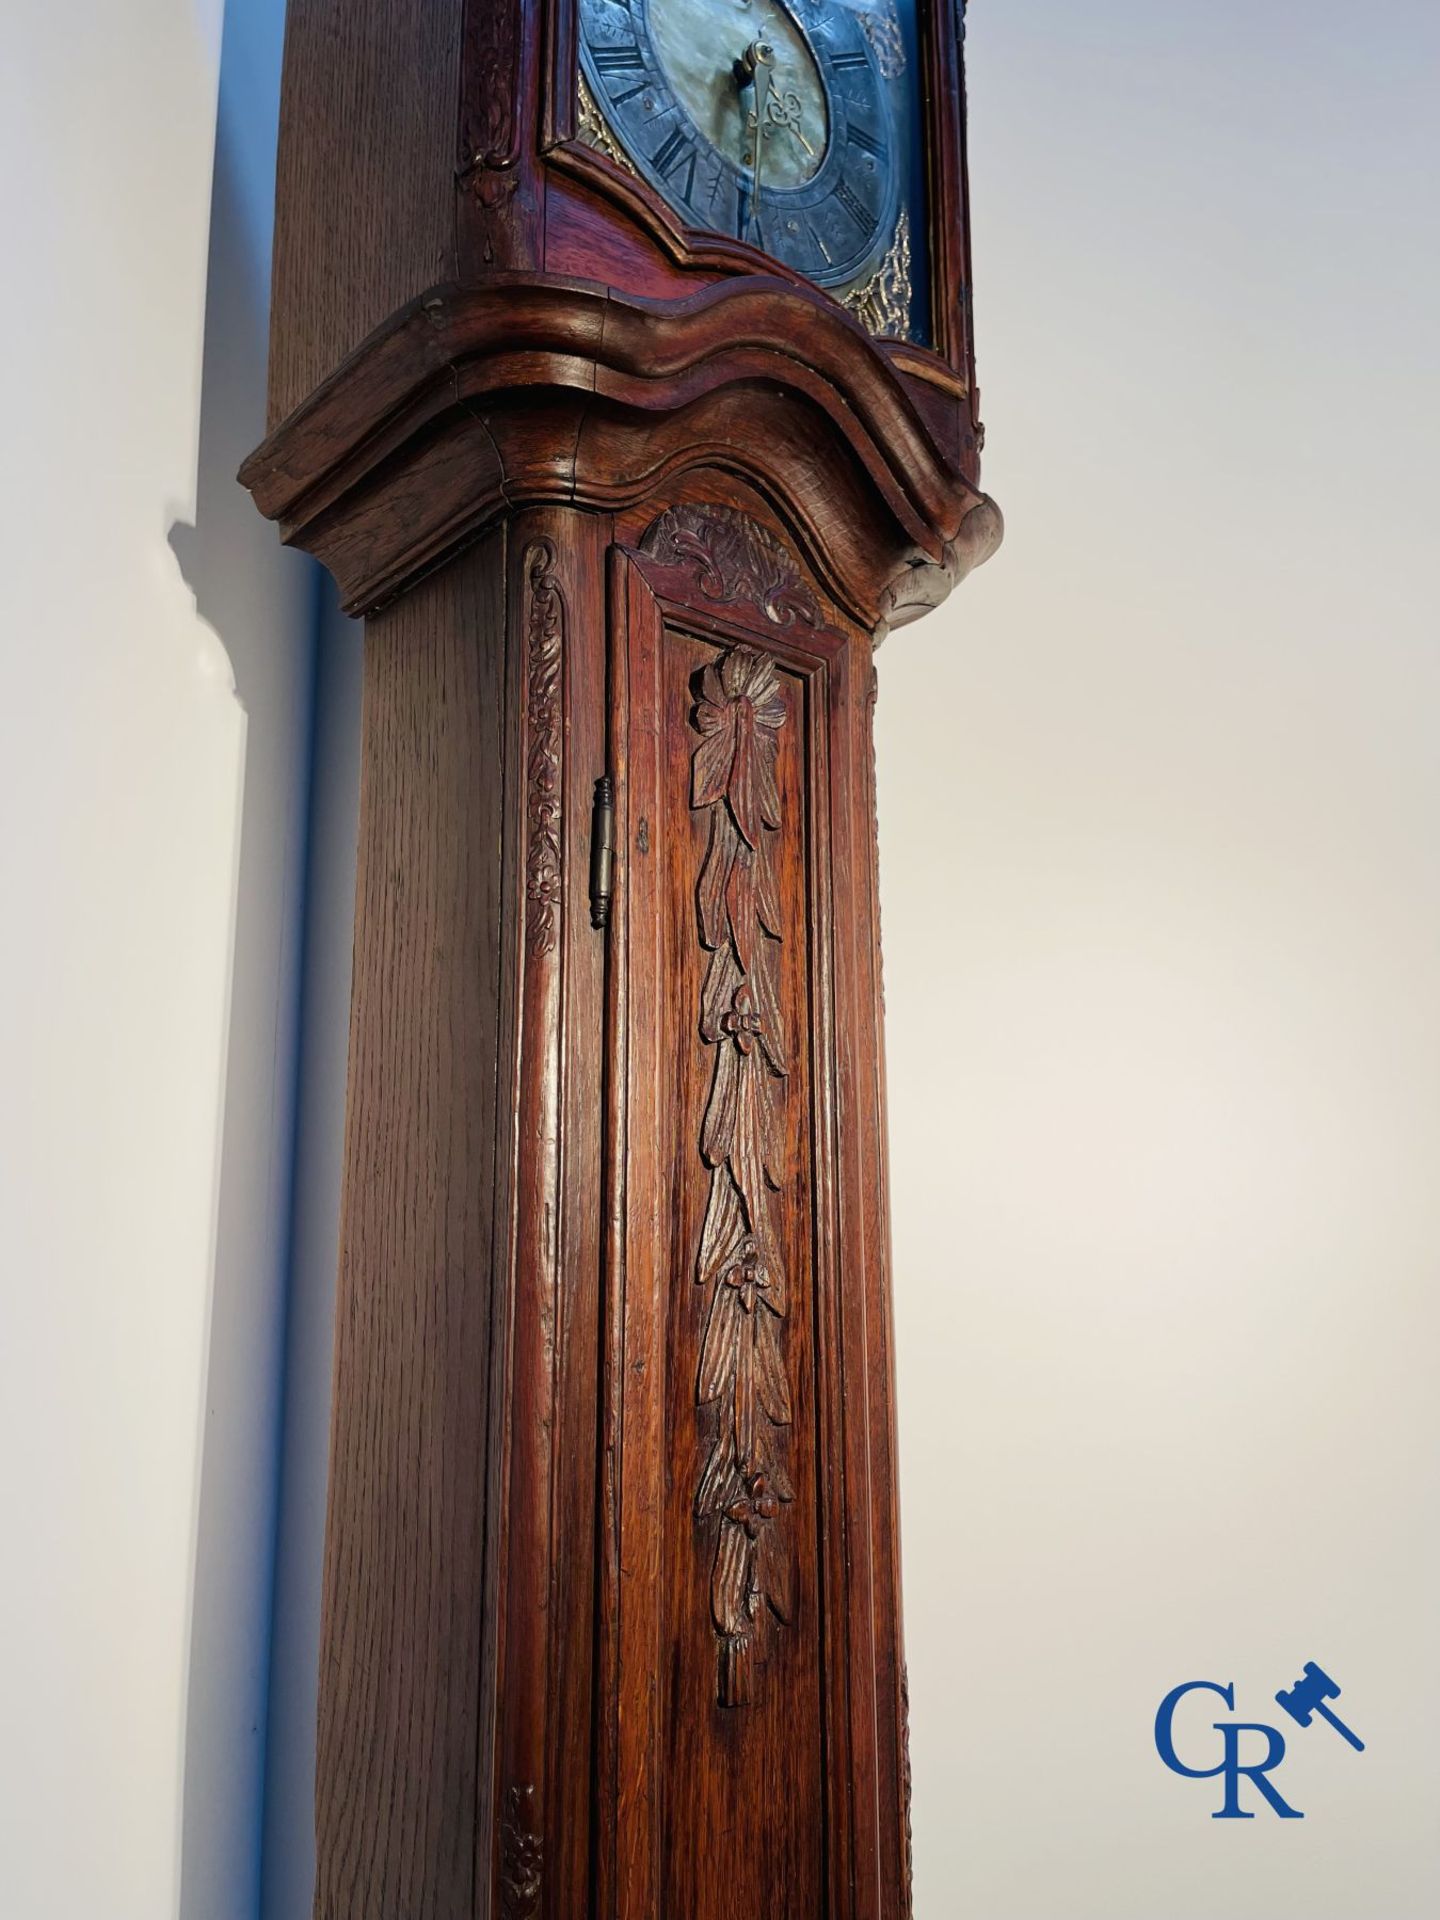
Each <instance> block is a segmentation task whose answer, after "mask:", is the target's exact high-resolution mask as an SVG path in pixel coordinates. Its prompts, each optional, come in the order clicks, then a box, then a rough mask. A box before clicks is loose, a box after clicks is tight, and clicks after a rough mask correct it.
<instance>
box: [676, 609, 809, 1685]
mask: <svg viewBox="0 0 1440 1920" xmlns="http://www.w3.org/2000/svg"><path fill="white" fill-rule="evenodd" d="M784 721H785V701H784V698H783V696H782V694H781V692H780V686H779V681H778V678H777V675H776V670H775V663H774V662H773V661H772V660H770V659H769V658H768V657H767V656H766V655H764V654H763V653H759V652H757V651H756V650H755V649H753V648H751V647H735V648H734V649H733V650H732V651H731V652H729V653H727V654H725V655H724V656H723V658H721V659H720V660H719V661H717V662H716V663H715V664H714V665H712V666H709V667H707V668H706V669H705V670H704V672H703V674H702V675H701V681H700V697H699V699H698V701H697V703H696V707H695V713H694V725H695V727H696V729H697V730H698V732H699V733H700V735H701V740H700V744H699V746H697V747H696V749H695V753H694V759H693V763H692V767H693V771H692V780H693V786H692V793H691V804H692V806H694V807H695V808H697V809H702V808H703V809H708V811H709V814H710V843H709V848H708V851H707V853H706V855H705V860H704V864H703V866H702V868H701V872H700V880H699V887H698V907H699V923H700V940H701V943H702V945H703V946H704V947H705V949H706V951H707V952H708V953H709V955H710V961H709V965H708V967H707V969H706V973H705V983H704V987H703V990H702V995H701V1007H700V1033H701V1038H702V1039H703V1041H704V1042H705V1044H706V1046H708V1047H713V1048H714V1050H715V1066H714V1073H713V1077H712V1079H711V1083H710V1096H709V1099H708V1101H707V1103H706V1108H705V1119H704V1124H703V1127H702V1130H701V1137H700V1151H701V1154H702V1156H703V1158H704V1161H705V1164H706V1166H708V1167H709V1168H710V1170H711V1172H710V1196H709V1202H708V1205H707V1207H706V1210H705V1224H704V1227H703V1229H702V1231H701V1235H700V1248H699V1253H698V1256H697V1259H696V1266H695V1280H696V1284H697V1285H699V1286H702V1287H706V1288H709V1289H710V1311H709V1316H708V1319H707V1322H706V1327H705V1334H704V1339H703V1341H702V1344H701V1352H700V1366H699V1372H698V1378H697V1381H696V1397H697V1400H698V1403H699V1404H700V1405H701V1406H702V1407H714V1408H716V1409H717V1411H718V1415H719V1419H718V1423H717V1426H716V1429H715V1434H714V1438H713V1442H712V1444H711V1449H710V1455H709V1459H708V1461H707V1463H706V1466H705V1470H704V1473H703V1475H702V1477H701V1480H700V1485H699V1489H698V1491H697V1493H696V1496H695V1513H696V1516H697V1518H698V1519H700V1520H701V1521H713V1522H715V1523H716V1526H717V1536H716V1543H715V1561H714V1567H713V1570H712V1573H711V1580H710V1611H711V1616H712V1618H713V1620H714V1624H715V1630H716V1632H717V1633H718V1634H719V1636H720V1681H719V1693H720V1703H721V1705H722V1706H727V1707H737V1706H743V1705H745V1704H746V1703H747V1702H748V1701H749V1700H750V1698H751V1697H752V1684H753V1675H752V1671H751V1669H752V1664H753V1661H754V1657H755V1652H756V1640H757V1636H758V1635H759V1633H760V1631H761V1628H762V1626H763V1622H764V1616H765V1614H766V1612H767V1610H768V1612H769V1613H771V1614H773V1615H774V1617H775V1618H776V1619H777V1620H779V1621H781V1622H788V1620H789V1619H790V1614H791V1580H790V1564H789V1555H788V1549H787V1547H786V1545H785V1542H784V1540H783V1538H782V1535H781V1529H780V1520H781V1509H782V1507H783V1506H784V1505H785V1504H786V1503H787V1502H789V1501H790V1500H792V1499H793V1498H794V1490H793V1488H792V1487H791V1485H790V1482H789V1480H788V1479H787V1477H786V1474H785V1471H784V1468H783V1466H782V1465H781V1462H780V1459H779V1451H780V1448H779V1436H778V1435H777V1433H776V1431H775V1429H776V1428H779V1427H785V1426H788V1425H789V1424H790V1420H791V1402H790V1385H789V1381H788V1380H787V1378H786V1373H785V1362H784V1356H783V1353H782V1351H781V1343H780V1336H781V1332H782V1329H783V1326H784V1322H785V1317H786V1312H787V1302H786V1278H785V1271H784V1267H783V1265H782V1263H781V1253H780V1245H779V1240H778V1237H777V1234H776V1230H775V1226H776V1223H775V1217H774V1215H775V1206H776V1202H775V1199H774V1195H775V1193H776V1192H778V1190H779V1188H780V1184H781V1180H782V1177H783V1171H784V1170H783V1167H782V1166H781V1163H780V1146H779V1142H778V1139H777V1135H778V1127H777V1119H778V1113H777V1094H778V1091H779V1089H778V1082H779V1081H780V1080H781V1079H783V1078H784V1077H785V1076H786V1074H787V1073H788V1071H789V1069H788V1067H787V1066H786V1043H785V1034H784V1025H783V1021H782V1018H781V1012H780V1004H779V980H778V974H779V947H780V940H781V933H780V908H779V897H778V893H777V889H776V885H775V876H774V872H773V868H772V865H771V846H772V843H773V839H774V836H775V835H776V834H777V833H778V831H779V828H780V796H779V790H778V786H777V782H776V758H777V739H776V736H777V733H778V731H779V729H780V727H781V726H782V725H783V724H784Z"/></svg>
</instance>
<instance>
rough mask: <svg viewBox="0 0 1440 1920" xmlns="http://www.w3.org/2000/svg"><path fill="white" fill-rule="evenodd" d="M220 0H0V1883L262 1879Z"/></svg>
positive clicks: (261, 638)
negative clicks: (215, 296)
mask: <svg viewBox="0 0 1440 1920" xmlns="http://www.w3.org/2000/svg"><path fill="white" fill-rule="evenodd" d="M237 11H239V10H237ZM221 12H222V7H221V0H189V3H188V4H187V3H186V0H129V3H128V4H127V5H125V6H123V7H120V6H114V5H104V4H101V3H100V0H81V4H80V5H78V6H73V7H69V8H65V9H59V8H56V7H53V6H42V5H40V4H38V0H21V5H20V7H19V9H18V12H17V10H15V9H12V10H11V12H10V14H9V15H8V16H7V19H6V45H5V58H4V60H3V62H0V196H3V230H4V234H5V267H6V272H5V279H6V298H5V300H4V302H3V303H0V369H3V371H0V382H3V388H4V399H5V422H6V427H5V452H4V456H3V462H0V476H3V477H0V525H3V528H4V547H5V563H4V567H3V569H0V650H3V663H4V698H3V700H0V819H3V821H4V830H3V833H0V900H3V903H4V913H5V930H6V931H5V938H4V940H3V941H0V1022H3V1028H0V1059H3V1061H4V1073H5V1083H6V1084H5V1093H4V1098H3V1100H0V1514H3V1522H4V1565H3V1572H0V1639H3V1644H4V1646H5V1649H6V1656H5V1659H4V1662H3V1664H0V1728H3V1736H0V1913H3V1914H4V1915H5V1920H44V1917H48V1916H63V1920H102V1917H103V1920H157V1916H164V1915H167V1914H175V1913H177V1912H179V1910H180V1879H181V1860H182V1851H183V1855H184V1879H185V1884H186V1894H185V1911H186V1915H187V1920H190V1916H206V1917H207V1920H208V1916H210V1915H215V1916H224V1920H234V1916H239V1915H243V1914H244V1913H246V1912H247V1911H251V1910H253V1904H254V1890H253V1882H254V1879H255V1853H256V1847H255V1839H256V1832H257V1824H258V1804H259V1803H258V1795H259V1767H258V1759H259V1754H260V1751H261V1748H262V1746H263V1736H264V1725H263V1719H264V1679H265V1671H264V1669H265V1647H264V1638H265V1617H266V1613H267V1610H268V1588H269V1548H268V1542H269V1536H270V1521H271V1509H272V1482H273V1473H274V1443H275V1420H276V1400H277V1392H278V1356H279V1337H280V1317H279V1308H280V1299H281V1294H280V1279H281V1272H282V1265H281V1252H282V1249H283V1240H284V1233H285V1226H286V1222H285V1212H286V1207H287V1199H286V1194H285V1183H286V1179H287V1173H286V1170H287V1169H288V1162H289V1143H288V1131H289V1109H290V1091H289V1082H290V1079H291V1077H292V1074H293V1067H292V1065H291V1058H290V1056H291V1054H292V1052H293V1046H292V1043H291V1041H290V1038H289V1035H288V1032H287V1023H288V1021H289V1019H290V1018H291V1016H292V1013H293V1005H294V967H295V953H294V946H295V942H294V938H293V932H292V928H293V923H294V920H295V905H296V898H297V891H298V883H299V879H300V868H299V862H298V860H297V858H296V850H295V847H294V845H293V841H294V837H295V836H294V823H295V821H296V820H297V819H299V818H300V817H301V802H302V799H303V780H304V774H305V764H306V751H305V748H306V738H307V733H308V723H307V718H306V713H307V708H306V701H307V698H308V688H309V675H310V665H309V630H310V608H311V600H312V587H311V582H310V578H309V575H308V573H307V572H306V570H305V569H304V568H303V567H301V566H299V565H298V564H294V563H286V562H285V561H283V560H282V559H281V558H280V557H279V556H278V555H277V552H276V548H275V543H274V540H273V538H272V537H271V536H270V535H269V534H268V532H267V531H266V530H265V529H263V528H261V527H260V526H259V523H258V519H257V518H256V516H254V515H253V511H252V510H251V509H249V508H248V507H247V506H246V504H245V503H244V501H243V500H240V499H239V498H238V495H237V494H236V490H235V489H234V487H233V483H232V476H233V471H234V466H235V464H236V462H237V461H238V459H239V457H240V455H241V454H242V453H243V452H244V451H245V449H246V447H247V445H248V444H250V443H251V442H253V440H254V439H256V438H258V436H259V433H260V431H261V429H262V425H263V420H262V413H261V395H260V389H259V388H258V387H257V386H256V384H255V383H256V376H257V371H258V369H259V367H260V365H261V358H262V353H263V324H264V302H265V292H264V274H263V272H261V271H259V269H258V267H257V265H256V261H257V260H258V259H262V258H263V257H264V256H266V255H268V239H267V240H264V241H263V244H262V245H261V246H260V247H259V250H258V253H257V252H256V250H255V248H254V246H253V245H252V244H251V242H252V241H253V239H254V235H253V233H246V232H244V231H241V230H240V229H239V228H237V227H236V226H235V225H234V224H233V223H232V220H231V216H229V215H224V214H223V213H222V218H221V221H220V226H219V229H218V230H217V231H218V235H219V240H220V242H221V243H222V244H221V255H222V256H223V254H224V249H225V248H226V247H230V248H232V249H235V250H236V257H234V258H233V259H231V260H229V261H228V263H227V261H226V260H225V259H224V258H223V257H217V260H216V261H215V262H212V263H211V267H212V271H219V272H220V273H221V283H220V284H221V286H222V289H223V288H224V287H225V286H226V285H228V302H227V299H225V298H221V299H220V300H219V302H218V305H219V306H220V307H221V308H222V309H224V311H221V312H220V313H218V315H216V316H215V324H214V325H213V326H212V341H211V345H212V349H213V351H212V354H211V365H210V366H209V368H208V369H207V374H206V379H205V382H204V387H203V395H202V378H201V356H202V333H203V328H204V320H205V301H206V279H207V256H208V254H209V247H210V216H211V186H212V157H213V155H214V151H215V144H216V98H217V76H218V72H219V66H220V51H221V49H220V33H221ZM243 12H244V13H245V15H246V18H247V23H248V27H249V37H250V40H251V43H252V44H251V48H250V51H251V52H252V53H254V54H255V59H254V60H253V61H252V62H251V63H250V69H249V72H248V74H247V72H246V71H244V70H243V69H244V68H245V66H246V62H244V61H242V62H241V63H240V65H241V69H242V70H241V71H240V72H239V73H238V75H237V79H236V85H237V87H238V88H239V89H240V94H241V95H243V92H244V89H245V88H246V87H247V86H252V87H254V88H255V94H254V99H255V101H257V102H263V96H264V93H265V73H264V69H265V61H266V58H267V57H268V54H267V52H266V47H265V42H264V37H263V31H260V28H261V23H262V20H263V17H264V16H266V15H268V16H270V17H271V22H272V25H273V24H274V22H278V17H279V9H278V7H275V6H273V5H269V4H267V5H265V6H258V7H257V6H256V5H255V4H254V0H250V3H249V4H247V6H246V7H245V8H244V9H243ZM272 39H273V34H272ZM228 55H229V48H228V47H227V65H228ZM271 90H272V91H273V87H272V89H271ZM239 98H240V95H237V102H238V101H239ZM254 110H255V109H254V108H253V107H252V117H253V112H254ZM258 111H259V112H260V114H261V116H262V117H263V114H264V111H265V109H264V107H263V104H262V105H260V106H259V108H258ZM272 111H273V109H272ZM238 118H239V122H240V124H241V125H242V126H244V125H246V124H247V116H246V114H245V113H244V111H241V113H240V114H239V116H238ZM272 137H273V135H272ZM241 171H242V172H243V167H242V168H241ZM222 185H223V181H222ZM267 200H268V195H266V194H264V193H262V194H261V195H260V203H261V204H263V203H265V202H266V201H267ZM217 204H220V205H222V208H223V206H224V204H225V196H224V195H223V194H222V195H221V196H220V198H219V201H218V202H217ZM232 212H233V209H232ZM237 217H238V216H237ZM265 217H266V218H267V219H268V214H267V215H266V216H265ZM232 499H234V500H235V503H236V507H237V513H236V514H235V515H233V516H232V515H231V514H230V512H229V505H230V502H231V500H232ZM252 522H253V523H254V527H255V537H254V538H253V539H251V538H250V529H251V524H252ZM182 568H183V573H182ZM187 581H188V584H187ZM197 594H198V596H199V602H200V604H199V607H198V609H197V605H196V595H197ZM247 716H248V718H247ZM242 823H243V832H242ZM237 901H238V907H239V925H240V929H241V932H240V937H239V940H238V943H237V939H236V924H237ZM232 1001H233V1009H234V1012H233V1027H232V1026H231V1024H230V1023H231V1007H232ZM227 1037H228V1045H227ZM227 1059H228V1089H227ZM222 1115H223V1128H222ZM222 1165H223V1168H224V1175H223V1179H222V1177H221V1169H222ZM212 1318H213V1331H212ZM212 1339H213V1343H214V1352H213V1362H212V1358H211V1347H212ZM202 1459H203V1475H202ZM197 1592H198V1594H199V1599H200V1604H199V1607H198V1612H197V1610H196V1609H195V1608H193V1607H192V1597H193V1596H194V1595H195V1594H196V1593H197ZM192 1613H193V1614H195V1624H194V1630H193V1635H192ZM187 1724H188V1729H189V1749H190V1765H189V1780H188V1782H187V1780H186V1769H185V1760H184V1754H185V1747H186V1730H187ZM182 1803H183V1804H182Z"/></svg>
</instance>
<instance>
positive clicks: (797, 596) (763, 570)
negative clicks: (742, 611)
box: [640, 506, 820, 627]
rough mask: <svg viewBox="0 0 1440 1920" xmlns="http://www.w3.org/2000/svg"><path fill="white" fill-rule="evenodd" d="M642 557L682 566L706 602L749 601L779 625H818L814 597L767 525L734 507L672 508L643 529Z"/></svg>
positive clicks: (817, 608)
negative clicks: (645, 530)
mask: <svg viewBox="0 0 1440 1920" xmlns="http://www.w3.org/2000/svg"><path fill="white" fill-rule="evenodd" d="M640 550H641V552H642V553H645V554H648V555H649V557H650V558H651V559H652V560H655V561H658V562H659V564H660V565H661V566H662V567H684V568H686V569H687V570H688V571H689V572H690V573H692V574H693V575H694V577H695V580H696V584H697V585H698V586H699V588H700V591H701V592H702V593H703V594H704V595H705V597H706V599H707V600H713V601H715V602H716V603H717V604H719V605H734V604H735V603H737V602H739V601H742V600H748V601H750V602H751V604H752V605H754V606H756V607H758V608H759V609H760V611H761V612H762V613H763V614H764V615H765V618H766V619H767V620H769V621H772V622H773V623H774V625H775V626H777V627H791V626H794V624H795V622H796V621H797V620H803V621H804V623H805V625H806V626H809V627H813V626H817V625H818V624H819V620H820V609H819V606H818V604H817V602H816V599H815V596H814V594H813V593H812V592H811V591H810V589H809V587H808V586H806V584H805V582H804V580H803V579H802V578H801V577H800V569H799V568H798V567H797V566H796V564H795V560H794V558H793V556H792V555H791V553H790V552H789V550H788V549H787V548H786V547H785V546H784V545H783V544H782V543H781V542H780V541H779V540H777V539H776V538H775V535H774V534H773V533H771V532H770V530H769V528H768V527H762V526H761V525H760V523H759V521H758V520H752V519H751V518H750V516H749V514H748V513H741V512H739V510H738V509H737V508H735V507H709V506H706V507H671V508H669V509H668V510H667V511H666V512H665V513H662V514H661V515H660V518H659V519H658V520H656V521H655V522H654V524H653V525H652V526H651V527H650V528H649V529H648V530H647V532H646V534H645V538H644V539H643V540H642V541H641V543H640Z"/></svg>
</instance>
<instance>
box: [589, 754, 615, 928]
mask: <svg viewBox="0 0 1440 1920" xmlns="http://www.w3.org/2000/svg"><path fill="white" fill-rule="evenodd" d="M614 891H615V782H614V781H613V780H612V779H611V778H610V776H609V774H608V773H607V774H604V775H603V776H602V777H601V778H600V779H599V780H597V781H596V782H595V805H594V808H593V810H592V812H591V815H590V924H591V925H592V926H595V927H608V926H609V924H610V901H611V899H612V897H613V895H614Z"/></svg>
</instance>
